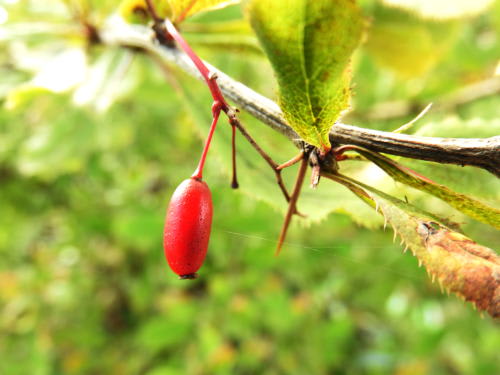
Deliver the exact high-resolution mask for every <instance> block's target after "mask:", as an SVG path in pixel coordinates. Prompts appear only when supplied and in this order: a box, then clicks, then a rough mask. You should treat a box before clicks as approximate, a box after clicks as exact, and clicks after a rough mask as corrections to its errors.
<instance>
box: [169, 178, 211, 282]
mask: <svg viewBox="0 0 500 375" xmlns="http://www.w3.org/2000/svg"><path fill="white" fill-rule="evenodd" d="M212 212H213V209H212V194H211V193H210V189H209V188H208V185H207V184H206V183H205V182H203V181H201V180H199V179H196V178H189V179H187V180H184V181H183V182H182V183H181V184H180V185H179V186H178V187H177V189H175V192H174V194H173V196H172V199H171V200H170V204H169V206H168V209H167V216H166V220H165V229H164V232H163V233H164V236H163V248H164V250H165V256H166V258H167V262H168V264H169V266H170V268H171V269H172V271H174V272H175V273H176V274H178V275H179V276H180V278H181V279H194V278H196V276H197V275H196V271H198V269H199V268H200V267H201V265H202V264H203V260H204V259H205V255H206V254H207V249H208V240H209V239H210V228H211V226H212Z"/></svg>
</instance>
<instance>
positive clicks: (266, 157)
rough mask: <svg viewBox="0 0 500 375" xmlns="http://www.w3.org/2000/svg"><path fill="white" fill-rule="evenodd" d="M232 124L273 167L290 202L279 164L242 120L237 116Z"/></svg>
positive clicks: (278, 181)
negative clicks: (256, 140) (261, 145)
mask: <svg viewBox="0 0 500 375" xmlns="http://www.w3.org/2000/svg"><path fill="white" fill-rule="evenodd" d="M231 125H234V126H236V128H238V130H239V131H240V133H241V134H242V135H243V136H244V137H245V138H246V140H247V141H248V143H250V145H251V146H252V147H253V148H254V149H255V150H256V151H257V152H258V153H259V155H260V156H261V157H262V158H263V159H264V160H265V161H266V163H267V164H268V165H269V166H270V167H271V168H272V170H273V171H274V174H275V176H276V182H277V183H278V186H279V187H280V189H281V191H282V193H283V195H284V196H285V199H286V201H287V202H290V194H289V193H288V190H287V188H286V186H285V183H284V181H283V177H282V176H281V170H279V169H278V164H277V163H276V162H275V161H274V160H273V159H272V158H271V157H270V156H269V155H268V154H267V153H266V152H265V151H264V150H263V149H262V148H261V147H260V146H259V145H258V144H257V142H255V139H253V137H252V136H251V135H250V133H248V131H247V130H246V129H245V127H244V126H243V125H242V124H241V122H240V121H239V120H238V119H237V118H235V119H234V120H232V123H231Z"/></svg>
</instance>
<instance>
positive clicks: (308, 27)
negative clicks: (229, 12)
mask: <svg viewBox="0 0 500 375" xmlns="http://www.w3.org/2000/svg"><path fill="white" fill-rule="evenodd" d="M247 12H248V15H249V17H250V22H251V24H252V27H253V28H254V30H255V32H256V34H257V36H258V38H259V40H260V42H261V44H262V46H263V48H264V50H265V52H266V54H267V56H268V57H269V59H270V61H271V64H272V65H273V68H274V71H275V74H276V77H277V80H278V84H279V104H280V106H281V109H282V110H283V112H284V114H285V118H286V119H287V121H288V122H289V123H290V125H291V126H292V127H293V129H294V130H295V131H296V132H297V133H298V134H299V135H300V136H301V137H302V138H303V139H304V140H305V141H306V142H308V143H310V144H312V145H314V146H317V147H319V148H321V149H323V150H326V149H328V148H329V147H330V141H329V139H328V132H329V130H330V128H331V126H332V125H333V124H334V122H335V121H336V120H337V119H338V118H339V116H340V115H341V114H342V111H344V110H345V109H346V108H347V107H348V105H349V98H350V94H351V92H350V87H349V85H350V81H351V72H350V69H349V61H350V58H351V55H352V53H353V52H354V50H355V49H356V47H357V45H358V43H359V41H360V39H361V34H362V30H363V18H362V16H361V13H360V11H359V9H358V7H357V6H356V4H355V3H354V2H353V1H351V0H339V1H335V2H331V1H326V0H317V1H307V0H293V1H284V0H277V1H262V0H251V1H249V3H248V7H247Z"/></svg>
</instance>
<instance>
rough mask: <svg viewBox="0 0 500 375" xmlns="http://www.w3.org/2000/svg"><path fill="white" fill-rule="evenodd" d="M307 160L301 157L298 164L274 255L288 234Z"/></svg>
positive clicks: (277, 252) (307, 156) (304, 156)
mask: <svg viewBox="0 0 500 375" xmlns="http://www.w3.org/2000/svg"><path fill="white" fill-rule="evenodd" d="M308 159H309V155H308V154H304V155H303V157H302V161H301V163H300V167H299V171H298V172H297V179H296V180H295V185H294V187H293V191H292V196H291V197H290V202H289V203H288V211H287V212H286V215H285V221H284V222H283V226H282V227H281V232H280V236H279V238H278V245H277V246H276V253H275V255H278V254H279V253H280V251H281V247H282V246H283V241H284V240H285V237H286V233H287V232H288V227H289V226H290V222H291V220H292V216H293V214H294V212H295V211H296V210H297V200H298V199H299V195H300V190H301V189H302V185H304V178H305V176H306V172H307V160H308Z"/></svg>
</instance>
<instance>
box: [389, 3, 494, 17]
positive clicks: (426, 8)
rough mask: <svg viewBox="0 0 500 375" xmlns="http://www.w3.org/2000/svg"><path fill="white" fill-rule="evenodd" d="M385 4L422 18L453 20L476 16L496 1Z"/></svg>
mask: <svg viewBox="0 0 500 375" xmlns="http://www.w3.org/2000/svg"><path fill="white" fill-rule="evenodd" d="M382 1H383V3H385V4H387V5H391V6H395V7H399V8H404V9H407V10H409V11H412V12H415V13H416V14H418V15H419V16H421V17H425V18H434V19H441V20H444V19H451V18H461V17H470V16H475V15H477V14H479V13H481V12H483V11H485V10H486V9H488V7H489V6H490V5H491V4H493V2H494V0H382Z"/></svg>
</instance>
